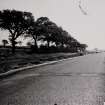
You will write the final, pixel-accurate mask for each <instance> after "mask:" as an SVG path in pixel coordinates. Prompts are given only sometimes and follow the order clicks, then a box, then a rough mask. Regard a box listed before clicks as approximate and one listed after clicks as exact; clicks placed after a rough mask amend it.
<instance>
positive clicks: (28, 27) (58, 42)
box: [0, 9, 87, 53]
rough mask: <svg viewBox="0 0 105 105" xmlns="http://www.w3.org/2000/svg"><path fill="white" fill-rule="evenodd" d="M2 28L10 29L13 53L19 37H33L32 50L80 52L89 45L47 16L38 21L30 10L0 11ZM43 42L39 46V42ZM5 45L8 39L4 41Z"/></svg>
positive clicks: (30, 43)
mask: <svg viewBox="0 0 105 105" xmlns="http://www.w3.org/2000/svg"><path fill="white" fill-rule="evenodd" d="M0 28H1V30H8V31H9V37H8V39H9V41H10V43H11V46H12V47H11V48H12V53H15V49H16V45H17V44H21V43H22V42H21V41H17V39H19V37H24V38H32V39H33V40H34V43H33V42H28V43H27V46H30V48H31V51H32V52H36V53H37V52H43V53H44V52H78V51H85V49H86V47H87V45H86V44H81V43H80V42H78V41H77V40H76V39H75V38H73V37H72V36H71V35H70V34H69V33H68V32H67V31H65V30H64V29H62V28H61V27H59V26H58V25H57V24H56V23H54V22H52V21H51V20H50V19H49V18H47V17H40V18H38V19H37V20H36V21H35V19H34V16H33V15H32V13H30V12H23V11H17V10H9V9H6V10H2V11H0ZM39 42H40V43H41V45H40V46H38V43H39ZM2 43H3V45H4V47H5V46H6V44H8V41H6V40H3V41H2Z"/></svg>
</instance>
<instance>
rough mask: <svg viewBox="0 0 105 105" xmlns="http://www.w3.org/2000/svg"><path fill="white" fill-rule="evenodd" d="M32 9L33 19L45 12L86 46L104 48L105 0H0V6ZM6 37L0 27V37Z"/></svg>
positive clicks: (25, 9) (1, 8) (43, 14)
mask: <svg viewBox="0 0 105 105" xmlns="http://www.w3.org/2000/svg"><path fill="white" fill-rule="evenodd" d="M3 9H16V10H21V11H27V12H31V13H33V15H34V17H35V20H36V19H37V18H39V17H41V16H47V17H49V19H50V20H51V21H53V22H55V23H56V24H57V25H58V26H62V27H63V29H65V30H67V31H68V32H69V33H70V34H71V36H73V37H74V38H75V39H77V40H78V41H79V42H81V43H85V44H87V45H88V49H94V48H98V49H105V11H104V10H105V0H0V10H3ZM6 38H8V33H7V32H6V31H0V41H1V40H2V39H6Z"/></svg>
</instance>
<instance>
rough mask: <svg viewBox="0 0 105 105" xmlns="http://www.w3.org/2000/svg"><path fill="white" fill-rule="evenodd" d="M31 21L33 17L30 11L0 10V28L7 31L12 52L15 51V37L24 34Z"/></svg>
mask: <svg viewBox="0 0 105 105" xmlns="http://www.w3.org/2000/svg"><path fill="white" fill-rule="evenodd" d="M33 22H34V18H33V16H32V13H30V12H22V11H17V10H8V9H7V10H3V11H0V28H1V29H4V30H8V31H9V40H10V43H11V45H12V53H15V46H16V44H17V42H16V40H17V38H18V37H20V36H22V35H24V34H26V33H27V30H28V28H29V27H30V26H31V25H32V24H33Z"/></svg>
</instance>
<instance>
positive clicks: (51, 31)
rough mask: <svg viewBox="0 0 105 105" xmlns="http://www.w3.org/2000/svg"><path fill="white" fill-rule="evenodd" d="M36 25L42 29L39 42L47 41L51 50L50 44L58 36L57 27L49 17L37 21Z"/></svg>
mask: <svg viewBox="0 0 105 105" xmlns="http://www.w3.org/2000/svg"><path fill="white" fill-rule="evenodd" d="M36 23H37V24H38V26H39V27H40V28H41V33H40V38H39V40H42V41H46V42H47V47H48V48H49V46H50V42H54V41H55V39H54V38H55V34H57V33H56V32H57V31H56V29H57V25H56V24H55V23H54V22H52V21H50V20H49V18H47V17H40V18H38V19H37V21H36Z"/></svg>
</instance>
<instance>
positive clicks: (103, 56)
mask: <svg viewBox="0 0 105 105" xmlns="http://www.w3.org/2000/svg"><path fill="white" fill-rule="evenodd" d="M104 101H105V53H98V54H89V55H85V56H81V57H76V58H73V59H68V60H65V61H62V62H58V63H55V64H50V65H46V66H41V67H37V68H33V69H29V70H25V71H22V72H19V73H17V74H15V75H12V76H10V77H7V78H5V79H3V80H0V105H54V104H57V105H104V104H103V103H104Z"/></svg>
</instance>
